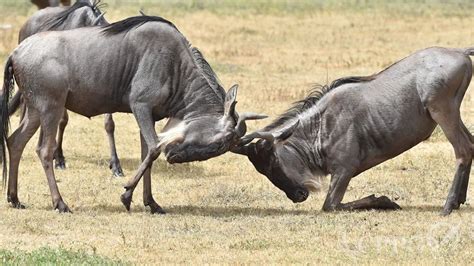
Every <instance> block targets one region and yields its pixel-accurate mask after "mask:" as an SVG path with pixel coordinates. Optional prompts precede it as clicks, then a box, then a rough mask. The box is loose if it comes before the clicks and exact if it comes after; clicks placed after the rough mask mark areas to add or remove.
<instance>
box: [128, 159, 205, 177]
mask: <svg viewBox="0 0 474 266" xmlns="http://www.w3.org/2000/svg"><path fill="white" fill-rule="evenodd" d="M120 163H121V164H122V168H123V169H124V171H126V174H127V175H133V174H135V172H136V171H137V169H138V167H139V166H140V163H141V160H140V159H138V158H121V159H120ZM152 174H154V175H160V174H161V175H167V176H171V177H176V178H196V177H204V176H209V173H207V172H206V171H205V170H204V167H203V166H201V165H199V164H196V163H182V164H169V163H168V162H166V161H165V160H163V159H160V158H158V159H157V160H156V161H154V162H153V167H152Z"/></svg>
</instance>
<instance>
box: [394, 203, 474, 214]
mask: <svg viewBox="0 0 474 266" xmlns="http://www.w3.org/2000/svg"><path fill="white" fill-rule="evenodd" d="M442 210H443V206H442V205H411V206H402V209H401V211H416V212H432V213H441V211H442ZM454 213H460V214H461V213H474V208H472V206H471V205H470V204H467V205H464V204H463V205H461V207H459V210H454V211H453V214H454Z"/></svg>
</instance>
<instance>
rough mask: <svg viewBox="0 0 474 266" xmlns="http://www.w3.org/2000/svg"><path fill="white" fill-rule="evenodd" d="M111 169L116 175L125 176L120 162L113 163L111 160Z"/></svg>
mask: <svg viewBox="0 0 474 266" xmlns="http://www.w3.org/2000/svg"><path fill="white" fill-rule="evenodd" d="M109 169H110V170H112V175H113V176H114V177H122V176H124V174H123V170H122V167H121V166H120V163H113V162H110V164H109Z"/></svg>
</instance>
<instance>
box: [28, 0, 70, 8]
mask: <svg viewBox="0 0 474 266" xmlns="http://www.w3.org/2000/svg"><path fill="white" fill-rule="evenodd" d="M31 3H33V4H35V5H36V6H37V7H38V8H39V9H43V8H47V7H50V6H51V7H56V6H59V3H61V4H62V5H64V6H70V5H71V0H31Z"/></svg>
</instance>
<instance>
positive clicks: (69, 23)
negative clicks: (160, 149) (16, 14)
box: [9, 0, 123, 176]
mask: <svg viewBox="0 0 474 266" xmlns="http://www.w3.org/2000/svg"><path fill="white" fill-rule="evenodd" d="M103 15H104V13H102V12H101V11H100V9H99V1H95V2H94V3H91V2H90V1H89V0H78V1H76V3H74V5H72V6H71V7H51V8H46V9H42V10H39V11H37V12H36V13H35V14H33V16H31V18H29V19H28V21H27V22H26V23H25V24H24V25H23V27H22V28H21V30H20V34H19V42H20V43H21V42H22V41H23V40H24V39H26V38H27V37H29V36H31V35H33V34H36V33H38V32H43V31H57V30H69V29H75V28H81V27H91V26H96V25H108V22H107V21H106V20H105V18H104V17H103ZM20 97H21V93H17V94H15V96H14V97H13V98H12V101H11V102H10V106H9V110H10V114H12V113H13V112H15V110H16V109H17V108H18V107H19V106H20V102H21V100H20ZM22 107H24V105H22ZM22 109H23V108H22ZM22 113H24V110H22ZM68 121H69V116H68V113H67V111H66V110H65V111H64V115H63V117H62V118H61V120H60V121H59V131H58V136H57V143H58V147H57V149H56V151H55V153H54V160H55V167H56V168H60V169H64V168H66V161H65V158H64V154H63V147H62V143H63V136H64V130H65V128H66V126H67V123H68ZM104 126H105V131H106V132H107V136H108V140H109V145H110V164H109V167H110V169H111V170H112V174H113V175H114V176H123V171H122V167H121V166H120V160H119V158H118V156H117V149H116V146H115V137H114V131H115V123H114V120H113V118H112V114H106V115H105V122H104Z"/></svg>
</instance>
